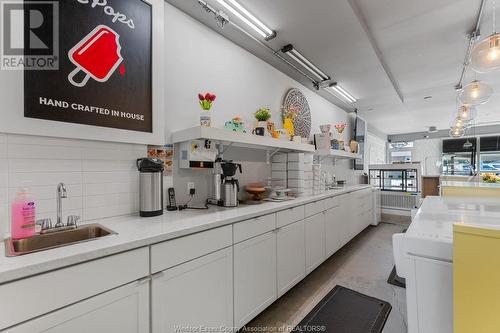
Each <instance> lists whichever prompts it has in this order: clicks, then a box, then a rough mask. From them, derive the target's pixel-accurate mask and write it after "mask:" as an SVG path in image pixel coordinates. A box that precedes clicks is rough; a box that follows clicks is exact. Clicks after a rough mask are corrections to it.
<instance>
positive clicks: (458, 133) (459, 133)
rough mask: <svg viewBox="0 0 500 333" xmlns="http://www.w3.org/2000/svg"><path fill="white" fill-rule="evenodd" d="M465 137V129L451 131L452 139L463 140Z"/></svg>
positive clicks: (455, 128)
mask: <svg viewBox="0 0 500 333" xmlns="http://www.w3.org/2000/svg"><path fill="white" fill-rule="evenodd" d="M464 135H465V130H464V129H463V128H460V127H454V128H452V129H450V136H451V137H452V138H461V137H462V136H464Z"/></svg>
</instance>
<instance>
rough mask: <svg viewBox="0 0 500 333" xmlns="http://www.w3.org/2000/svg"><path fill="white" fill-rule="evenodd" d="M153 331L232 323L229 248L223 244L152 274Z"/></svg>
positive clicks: (163, 331) (231, 266)
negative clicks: (219, 247)
mask: <svg viewBox="0 0 500 333" xmlns="http://www.w3.org/2000/svg"><path fill="white" fill-rule="evenodd" d="M151 298H152V302H151V304H152V327H153V330H152V332H153V333H169V332H179V331H183V330H186V329H189V328H190V327H191V328H192V327H196V326H200V325H201V326H203V327H207V328H208V327H210V328H213V327H222V329H225V328H226V329H227V328H228V327H232V326H233V251H232V248H230V247H229V248H226V249H222V250H219V251H217V252H214V253H212V254H209V255H206V256H204V257H201V258H198V259H195V260H192V261H189V262H187V263H184V264H181V265H178V266H175V267H172V268H170V269H167V270H166V271H163V272H161V273H160V276H153V279H152V287H151Z"/></svg>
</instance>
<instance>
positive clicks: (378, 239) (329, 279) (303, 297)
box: [247, 223, 407, 333]
mask: <svg viewBox="0 0 500 333" xmlns="http://www.w3.org/2000/svg"><path fill="white" fill-rule="evenodd" d="M404 228H405V226H402V225H395V224H386V223H382V224H380V225H379V226H377V227H369V228H367V229H366V230H365V231H363V232H362V233H361V234H359V235H358V236H357V237H356V238H354V239H353V240H352V241H351V242H350V243H348V244H347V245H346V246H344V247H343V248H342V249H341V250H340V251H339V252H337V253H336V254H335V255H333V256H332V257H330V258H329V259H328V260H327V261H325V262H324V263H323V264H322V265H321V266H319V267H318V268H317V269H316V270H314V271H313V272H312V273H311V274H309V275H308V276H307V277H306V278H305V279H304V280H303V281H302V282H300V283H299V284H298V285H297V286H295V287H294V288H293V289H292V290H290V291H289V292H288V293H287V294H285V295H284V296H283V297H281V298H280V299H279V300H277V301H276V302H275V303H274V304H272V305H271V306H270V307H269V308H268V309H266V310H265V311H264V312H262V313H261V314H260V315H259V316H257V317H256V318H255V319H254V320H253V321H251V322H250V323H249V324H248V325H247V327H248V328H249V331H250V330H251V331H255V332H265V331H277V330H279V329H283V328H285V329H286V330H290V328H293V327H295V326H296V325H297V324H298V323H299V322H300V321H301V319H302V318H303V317H304V316H305V315H306V314H307V313H309V311H311V310H312V309H313V308H314V306H315V305H316V304H317V303H318V302H319V301H320V300H321V299H322V298H323V297H324V296H325V295H326V294H327V293H328V292H329V291H330V290H331V289H332V288H333V287H334V286H335V285H337V284H340V285H342V286H344V287H347V288H351V289H353V290H356V291H359V292H361V293H364V294H366V295H370V296H373V297H377V298H380V299H382V300H385V301H387V302H389V303H391V305H392V311H391V313H390V315H389V318H388V320H387V323H386V325H385V327H384V331H383V333H406V331H407V329H406V298H405V297H406V296H405V289H402V288H399V287H396V286H393V285H390V284H388V283H387V278H388V277H389V274H390V273H391V270H392V267H393V265H394V260H393V256H392V238H391V236H392V234H394V233H398V232H401V231H402V230H403V229H404Z"/></svg>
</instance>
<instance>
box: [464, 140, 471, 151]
mask: <svg viewBox="0 0 500 333" xmlns="http://www.w3.org/2000/svg"><path fill="white" fill-rule="evenodd" d="M463 147H464V149H471V148H472V142H470V141H469V138H467V140H466V141H465V143H464V146H463Z"/></svg>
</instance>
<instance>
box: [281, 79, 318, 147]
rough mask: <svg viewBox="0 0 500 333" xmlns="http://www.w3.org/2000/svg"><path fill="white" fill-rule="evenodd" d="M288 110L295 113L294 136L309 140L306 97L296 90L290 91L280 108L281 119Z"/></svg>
mask: <svg viewBox="0 0 500 333" xmlns="http://www.w3.org/2000/svg"><path fill="white" fill-rule="evenodd" d="M290 109H295V110H296V112H297V114H296V116H295V117H294V119H293V126H294V128H295V135H300V136H301V137H303V138H307V139H309V135H310V134H311V110H310V109H309V103H308V102H307V99H306V96H304V94H303V93H302V91H300V90H299V89H297V88H292V89H290V90H289V91H288V92H287V93H286V95H285V98H284V100H283V106H282V116H283V119H284V118H285V117H286V113H287V112H288V110H290Z"/></svg>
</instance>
